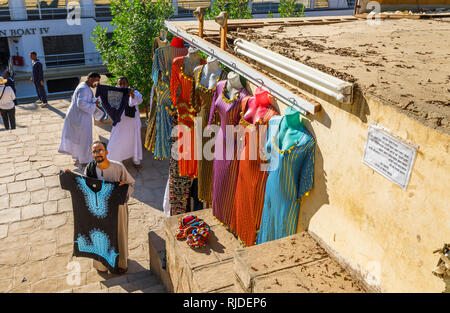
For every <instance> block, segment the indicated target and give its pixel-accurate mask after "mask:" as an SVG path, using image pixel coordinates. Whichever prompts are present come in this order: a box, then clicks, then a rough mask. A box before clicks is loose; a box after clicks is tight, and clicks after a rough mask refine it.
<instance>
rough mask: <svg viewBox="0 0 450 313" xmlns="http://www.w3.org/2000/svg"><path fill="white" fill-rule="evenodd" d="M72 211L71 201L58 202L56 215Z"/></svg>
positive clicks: (68, 199) (62, 200)
mask: <svg viewBox="0 0 450 313" xmlns="http://www.w3.org/2000/svg"><path fill="white" fill-rule="evenodd" d="M71 211H72V199H71V198H66V199H61V200H58V213H62V212H71Z"/></svg>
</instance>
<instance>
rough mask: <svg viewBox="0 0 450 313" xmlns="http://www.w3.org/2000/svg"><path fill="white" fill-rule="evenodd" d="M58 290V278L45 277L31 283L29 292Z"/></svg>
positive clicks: (52, 291)
mask: <svg viewBox="0 0 450 313" xmlns="http://www.w3.org/2000/svg"><path fill="white" fill-rule="evenodd" d="M57 291H58V279H57V278H46V279H42V280H41V281H39V282H37V283H34V284H32V285H31V292H32V293H35V292H40V293H54V292H57Z"/></svg>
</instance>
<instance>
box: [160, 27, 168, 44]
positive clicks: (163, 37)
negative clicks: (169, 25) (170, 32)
mask: <svg viewBox="0 0 450 313" xmlns="http://www.w3.org/2000/svg"><path fill="white" fill-rule="evenodd" d="M159 40H161V41H162V42H167V32H166V31H165V30H164V29H161V30H160V31H159Z"/></svg>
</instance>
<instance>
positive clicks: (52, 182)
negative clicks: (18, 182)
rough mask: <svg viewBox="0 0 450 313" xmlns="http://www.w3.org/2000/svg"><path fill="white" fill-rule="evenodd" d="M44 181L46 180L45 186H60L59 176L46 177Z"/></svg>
mask: <svg viewBox="0 0 450 313" xmlns="http://www.w3.org/2000/svg"><path fill="white" fill-rule="evenodd" d="M44 181H45V186H46V187H58V186H60V183H59V176H48V177H44Z"/></svg>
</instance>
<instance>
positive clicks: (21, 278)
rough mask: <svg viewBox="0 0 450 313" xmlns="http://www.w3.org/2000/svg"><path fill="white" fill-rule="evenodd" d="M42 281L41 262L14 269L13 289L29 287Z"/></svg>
mask: <svg viewBox="0 0 450 313" xmlns="http://www.w3.org/2000/svg"><path fill="white" fill-rule="evenodd" d="M41 279H42V262H32V263H26V264H23V265H20V266H17V267H15V268H14V281H13V285H14V287H17V286H20V285H29V284H32V283H36V282H38V281H40V280H41Z"/></svg>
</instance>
